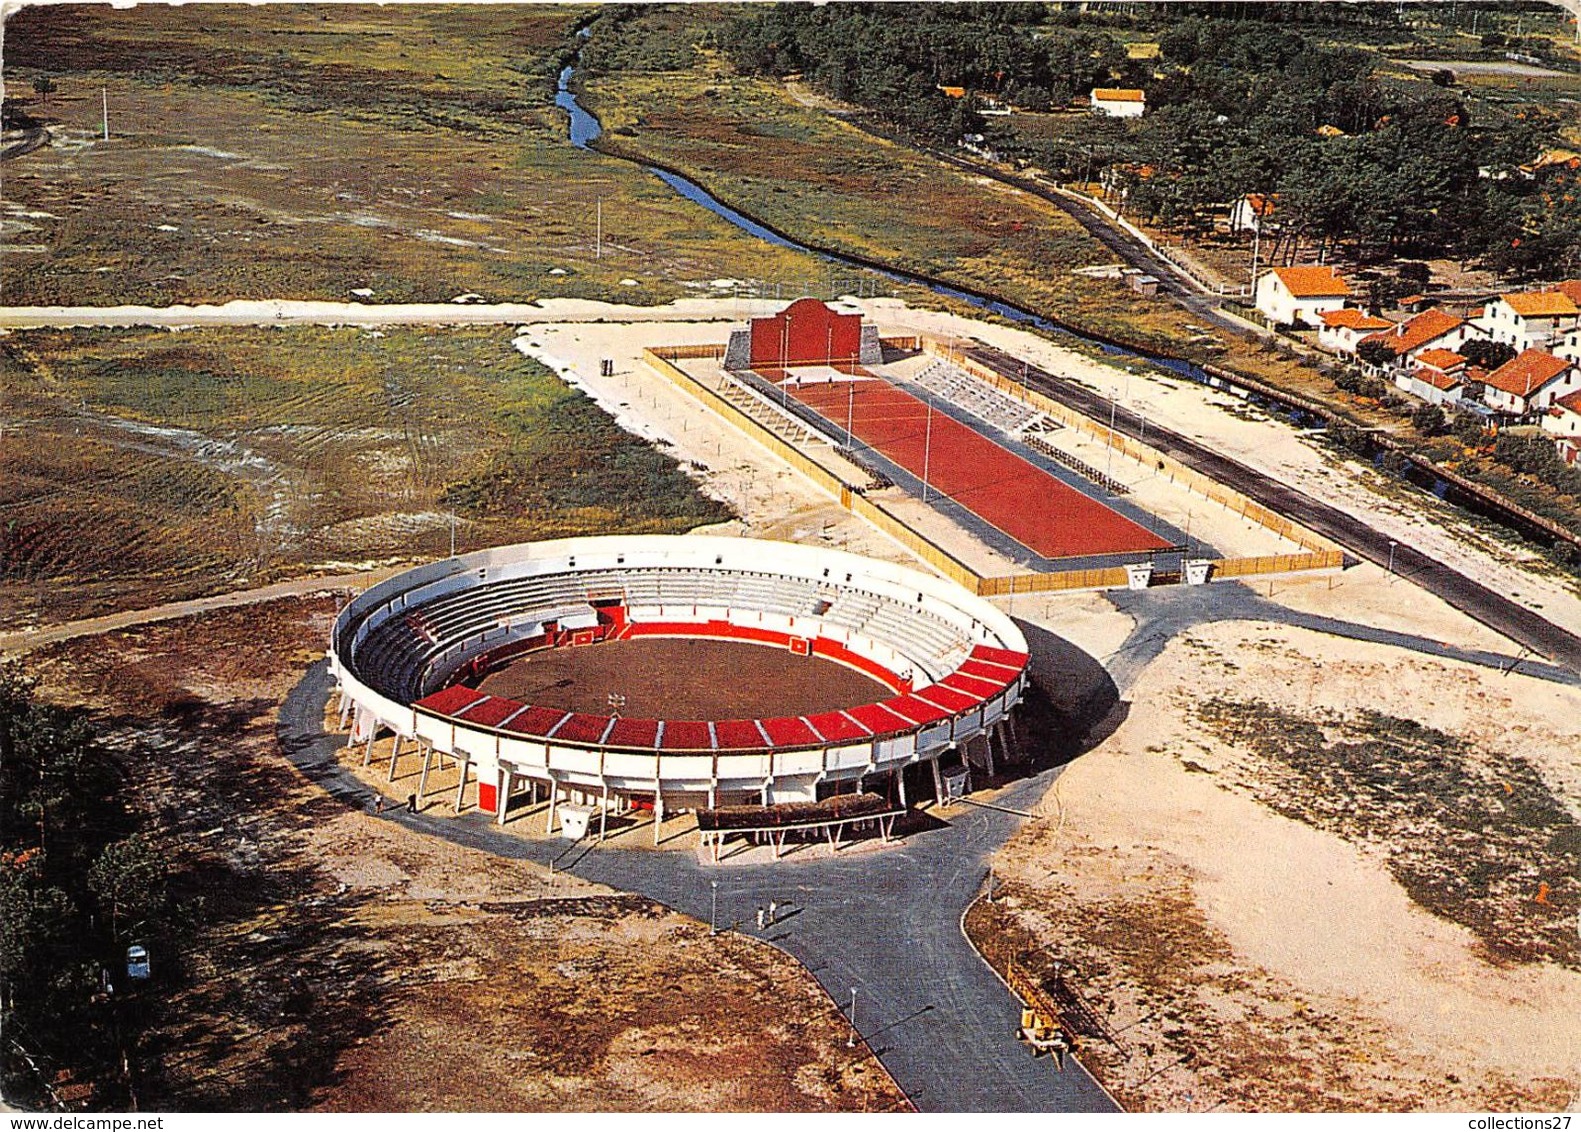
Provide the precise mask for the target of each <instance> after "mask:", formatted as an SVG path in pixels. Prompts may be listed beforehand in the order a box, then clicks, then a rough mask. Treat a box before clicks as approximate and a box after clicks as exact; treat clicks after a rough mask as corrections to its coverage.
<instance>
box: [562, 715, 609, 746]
mask: <svg viewBox="0 0 1581 1132" xmlns="http://www.w3.org/2000/svg"><path fill="white" fill-rule="evenodd" d="M608 730H609V716H607V715H584V714H583V713H581V712H575V713H573V714H572V716H571V718H570V719H568V720H566V721H565V722H564V723H562V724H560V726H559V727H557V728H555V732H554V737H555V738H556V739H560V740H563V741H565V742H567V743H598V742H600V741H602V740H603V738H604V732H605V731H608Z"/></svg>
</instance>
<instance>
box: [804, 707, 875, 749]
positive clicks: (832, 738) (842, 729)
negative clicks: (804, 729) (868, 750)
mask: <svg viewBox="0 0 1581 1132" xmlns="http://www.w3.org/2000/svg"><path fill="white" fill-rule="evenodd" d="M806 719H807V723H808V724H809V725H810V726H811V727H812V729H813V730H814V731H816V732H818V735H819V737H820V738H822V739H823V741H824V742H825V743H841V742H844V741H845V740H847V739H870V738H872V733H871V732H869V731H868V729H867V728H865V727H863V726H862V725H861V724H860V723H858V722H856V720H854V719H852V718H851V717H850V716H848V715H846V714H845V713H844V712H840V711H826V712H822V713H820V714H818V715H809V716H807V717H806Z"/></svg>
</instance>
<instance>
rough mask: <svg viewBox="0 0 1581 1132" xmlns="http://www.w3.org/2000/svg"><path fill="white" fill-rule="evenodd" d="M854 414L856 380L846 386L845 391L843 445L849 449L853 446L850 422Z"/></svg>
mask: <svg viewBox="0 0 1581 1132" xmlns="http://www.w3.org/2000/svg"><path fill="white" fill-rule="evenodd" d="M855 416H856V382H854V381H853V382H851V384H850V385H848V386H846V392H845V446H846V448H847V449H848V450H849V449H851V448H853V447H854V446H855V444H854V442H853V441H852V439H851V424H852V421H853V419H854V418H855Z"/></svg>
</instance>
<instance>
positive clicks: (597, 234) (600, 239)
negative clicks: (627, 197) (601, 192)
mask: <svg viewBox="0 0 1581 1132" xmlns="http://www.w3.org/2000/svg"><path fill="white" fill-rule="evenodd" d="M596 208H597V211H596V213H595V215H596V216H597V220H596V221H595V222H594V224H595V227H594V230H593V231H594V235H593V258H594V259H603V258H604V198H603V197H599V198H598V204H597V206H596Z"/></svg>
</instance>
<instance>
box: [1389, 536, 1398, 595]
mask: <svg viewBox="0 0 1581 1132" xmlns="http://www.w3.org/2000/svg"><path fill="white" fill-rule="evenodd" d="M1398 545H1399V543H1397V542H1395V541H1394V539H1390V540H1389V584H1390V585H1391V586H1392V585H1394V548H1395V547H1396V546H1398Z"/></svg>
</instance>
